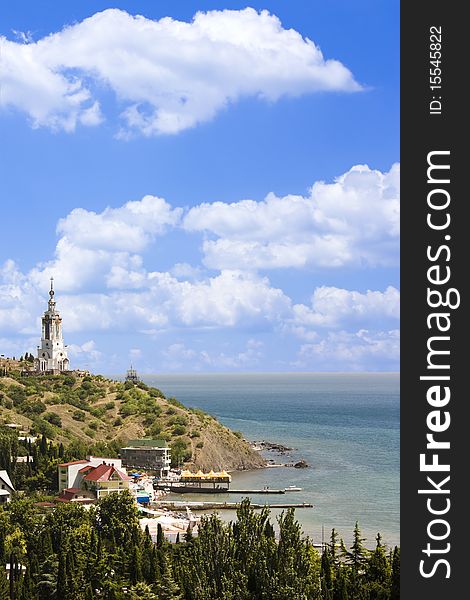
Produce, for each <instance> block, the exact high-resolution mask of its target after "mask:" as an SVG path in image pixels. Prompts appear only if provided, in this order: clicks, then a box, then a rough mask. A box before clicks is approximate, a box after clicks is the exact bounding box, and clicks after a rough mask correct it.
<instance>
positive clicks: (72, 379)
mask: <svg viewBox="0 0 470 600" xmlns="http://www.w3.org/2000/svg"><path fill="white" fill-rule="evenodd" d="M62 385H67V386H69V387H72V386H73V385H75V377H73V376H72V375H65V377H64V378H63V380H62Z"/></svg>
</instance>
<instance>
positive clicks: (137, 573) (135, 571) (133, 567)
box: [129, 544, 142, 585]
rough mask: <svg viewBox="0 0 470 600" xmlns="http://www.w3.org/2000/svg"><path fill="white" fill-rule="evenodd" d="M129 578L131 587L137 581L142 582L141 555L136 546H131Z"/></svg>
mask: <svg viewBox="0 0 470 600" xmlns="http://www.w3.org/2000/svg"><path fill="white" fill-rule="evenodd" d="M129 578H130V581H131V583H132V585H136V584H137V583H138V582H139V581H142V554H141V552H140V548H139V547H138V546H137V544H134V545H133V546H132V552H131V560H130V565H129Z"/></svg>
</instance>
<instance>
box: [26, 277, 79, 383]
mask: <svg viewBox="0 0 470 600" xmlns="http://www.w3.org/2000/svg"><path fill="white" fill-rule="evenodd" d="M53 282H54V280H53V278H52V277H51V289H50V291H49V302H48V304H47V310H46V311H45V313H44V316H43V317H42V336H41V345H40V346H38V355H37V358H36V359H35V361H34V366H35V368H36V371H39V372H42V373H44V372H49V373H61V372H62V371H68V369H69V366H70V363H69V359H68V356H67V347H66V346H65V345H64V338H63V336H62V317H61V316H60V314H59V313H58V312H57V310H56V306H55V300H54V286H53Z"/></svg>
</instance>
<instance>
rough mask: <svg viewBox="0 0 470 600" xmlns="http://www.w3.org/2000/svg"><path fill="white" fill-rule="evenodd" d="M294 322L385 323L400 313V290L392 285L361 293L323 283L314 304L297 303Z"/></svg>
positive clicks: (326, 324)
mask: <svg viewBox="0 0 470 600" xmlns="http://www.w3.org/2000/svg"><path fill="white" fill-rule="evenodd" d="M293 313H294V317H293V322H294V323H295V324H296V325H303V326H308V327H340V326H343V327H344V326H345V325H348V326H353V325H354V324H358V323H359V324H360V325H361V326H362V327H365V326H366V325H367V326H369V325H375V326H377V325H379V326H382V327H383V326H384V323H385V322H387V321H397V320H398V319H399V316H400V292H399V291H398V290H397V289H396V288H394V287H392V286H389V287H388V288H387V289H386V290H385V291H384V292H381V291H371V290H367V292H366V293H361V292H357V291H353V290H345V289H341V288H337V287H327V286H321V287H318V288H316V290H315V291H314V293H313V296H312V305H311V307H309V306H306V305H305V304H296V305H295V306H294V307H293Z"/></svg>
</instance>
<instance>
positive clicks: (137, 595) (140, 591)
mask: <svg viewBox="0 0 470 600" xmlns="http://www.w3.org/2000/svg"><path fill="white" fill-rule="evenodd" d="M160 598H161V596H157V595H156V594H155V593H154V592H153V590H152V588H151V587H150V586H149V585H148V584H146V583H143V582H142V581H141V582H139V583H137V584H136V585H134V586H132V587H131V589H130V597H129V599H130V600H160Z"/></svg>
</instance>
